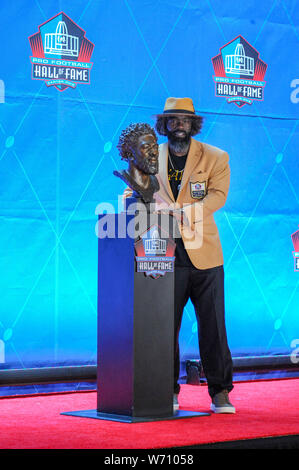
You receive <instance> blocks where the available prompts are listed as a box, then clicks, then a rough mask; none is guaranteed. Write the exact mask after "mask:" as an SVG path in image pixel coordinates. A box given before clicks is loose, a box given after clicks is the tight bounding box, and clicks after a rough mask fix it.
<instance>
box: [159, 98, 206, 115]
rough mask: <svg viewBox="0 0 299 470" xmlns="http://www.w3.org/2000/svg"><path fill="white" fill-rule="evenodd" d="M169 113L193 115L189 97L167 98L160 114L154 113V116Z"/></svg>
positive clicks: (191, 102) (193, 111)
mask: <svg viewBox="0 0 299 470" xmlns="http://www.w3.org/2000/svg"><path fill="white" fill-rule="evenodd" d="M170 114H183V115H188V116H195V117H198V116H197V115H196V114H195V110H194V106H193V101H192V99H191V98H173V97H170V98H167V100H166V101H165V106H164V110H163V113H162V114H156V115H155V116H157V117H159V116H167V115H170Z"/></svg>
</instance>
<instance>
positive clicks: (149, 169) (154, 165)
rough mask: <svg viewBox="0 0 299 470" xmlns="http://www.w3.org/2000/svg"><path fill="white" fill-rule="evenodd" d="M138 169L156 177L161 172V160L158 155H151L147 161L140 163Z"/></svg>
mask: <svg viewBox="0 0 299 470" xmlns="http://www.w3.org/2000/svg"><path fill="white" fill-rule="evenodd" d="M137 168H138V169H139V170H141V171H142V172H143V173H146V174H147V175H156V174H157V173H158V172H159V160H158V158H157V155H155V156H151V155H149V156H148V157H147V158H146V159H144V160H142V161H141V162H139V165H138V166H137Z"/></svg>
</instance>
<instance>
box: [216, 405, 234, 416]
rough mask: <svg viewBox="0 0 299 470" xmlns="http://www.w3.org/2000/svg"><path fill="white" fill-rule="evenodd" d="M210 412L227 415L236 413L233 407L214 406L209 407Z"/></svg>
mask: <svg viewBox="0 0 299 470" xmlns="http://www.w3.org/2000/svg"><path fill="white" fill-rule="evenodd" d="M210 409H211V411H213V413H227V414H234V413H235V412H236V409H235V408H234V407H233V406H218V407H216V406H215V405H213V404H212V405H211V408H210Z"/></svg>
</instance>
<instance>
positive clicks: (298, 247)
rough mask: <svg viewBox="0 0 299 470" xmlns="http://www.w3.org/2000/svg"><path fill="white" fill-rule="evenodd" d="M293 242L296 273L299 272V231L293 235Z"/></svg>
mask: <svg viewBox="0 0 299 470" xmlns="http://www.w3.org/2000/svg"><path fill="white" fill-rule="evenodd" d="M291 238H292V242H293V245H294V250H295V251H293V256H294V271H299V230H297V231H296V232H294V233H292V235H291Z"/></svg>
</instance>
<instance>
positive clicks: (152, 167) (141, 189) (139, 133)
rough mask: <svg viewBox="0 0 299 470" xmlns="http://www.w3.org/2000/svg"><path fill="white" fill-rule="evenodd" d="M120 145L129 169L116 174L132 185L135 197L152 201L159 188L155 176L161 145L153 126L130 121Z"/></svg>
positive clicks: (119, 147) (115, 172)
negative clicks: (159, 145)
mask: <svg viewBox="0 0 299 470" xmlns="http://www.w3.org/2000/svg"><path fill="white" fill-rule="evenodd" d="M117 148H118V150H119V153H120V155H121V158H122V160H125V161H127V162H128V169H127V170H122V171H120V172H118V171H114V172H113V174H114V175H115V176H118V177H119V178H121V179H122V180H123V181H124V182H125V183H126V184H127V185H128V186H129V187H130V188H131V189H132V191H133V194H132V197H135V198H137V199H141V200H142V201H143V202H145V203H151V202H153V195H154V193H155V192H157V191H159V189H160V186H159V182H158V180H157V178H156V176H155V175H156V174H157V173H158V171H159V149H158V143H157V136H156V133H155V131H154V129H153V128H152V127H151V126H150V125H149V124H145V123H137V124H131V125H130V126H129V127H127V128H126V129H124V130H123V131H122V133H121V135H120V138H119V142H118V145H117Z"/></svg>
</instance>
